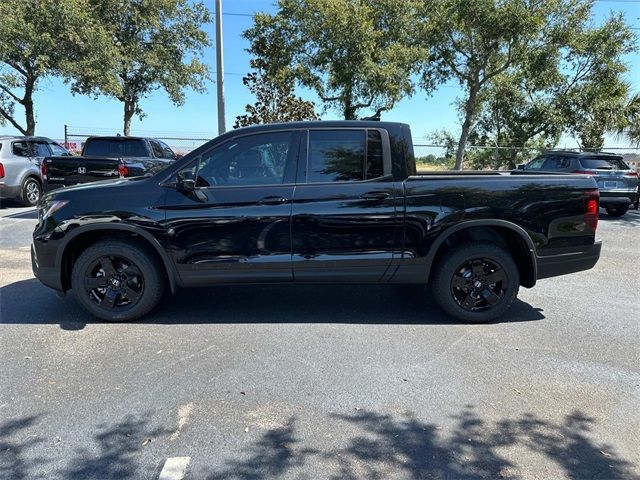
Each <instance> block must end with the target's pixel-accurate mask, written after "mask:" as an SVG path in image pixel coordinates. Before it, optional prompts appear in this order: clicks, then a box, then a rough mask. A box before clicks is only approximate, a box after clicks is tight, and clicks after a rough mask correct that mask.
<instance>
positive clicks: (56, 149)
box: [49, 143, 70, 157]
mask: <svg viewBox="0 0 640 480" xmlns="http://www.w3.org/2000/svg"><path fill="white" fill-rule="evenodd" d="M49 148H50V149H51V152H52V154H53V155H54V156H56V157H67V156H69V155H70V154H69V152H68V151H67V150H66V149H65V148H62V147H61V146H60V145H58V144H57V143H50V144H49Z"/></svg>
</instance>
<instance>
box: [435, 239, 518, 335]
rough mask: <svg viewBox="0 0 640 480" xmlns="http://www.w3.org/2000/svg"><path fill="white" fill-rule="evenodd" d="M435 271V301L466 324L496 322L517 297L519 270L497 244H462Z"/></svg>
mask: <svg viewBox="0 0 640 480" xmlns="http://www.w3.org/2000/svg"><path fill="white" fill-rule="evenodd" d="M435 268H436V270H435V273H434V277H433V284H432V289H433V297H434V299H435V300H436V302H437V303H438V305H440V307H441V308H442V310H444V311H445V312H446V313H447V314H448V315H450V316H452V317H453V318H455V319H457V320H461V321H463V322H471V323H482V322H488V321H491V320H494V319H495V318H498V317H500V316H501V315H503V314H504V313H505V312H506V311H507V310H508V309H509V307H511V304H512V303H513V301H514V300H515V299H516V296H517V295H518V289H519V286H520V274H519V272H518V267H517V266H516V264H515V262H514V261H513V258H512V257H511V254H510V253H509V252H507V251H505V250H503V249H502V248H500V247H498V246H496V245H492V244H489V243H473V244H465V245H461V246H459V247H457V248H455V249H454V250H452V251H450V252H448V253H447V255H446V257H445V258H444V260H443V261H442V262H440V263H439V264H437V265H436V266H435Z"/></svg>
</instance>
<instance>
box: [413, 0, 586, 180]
mask: <svg viewBox="0 0 640 480" xmlns="http://www.w3.org/2000/svg"><path fill="white" fill-rule="evenodd" d="M589 13H590V2H585V1H581V0H568V1H567V0H545V1H544V2H541V1H535V0H503V1H498V0H453V1H450V0H434V1H431V2H425V3H424V10H423V12H422V22H421V24H422V26H423V28H422V31H421V36H422V38H423V39H424V42H425V44H426V45H428V46H429V48H430V56H429V57H428V61H427V62H425V70H424V72H425V73H424V75H425V79H424V80H423V84H424V85H426V86H428V87H429V86H431V85H432V82H433V78H437V79H441V78H445V79H447V78H454V79H456V80H457V81H458V82H459V83H460V85H461V86H462V88H463V91H464V96H463V98H462V99H461V102H460V103H461V105H460V107H461V108H460V110H461V116H462V129H461V134H460V139H459V141H458V146H457V151H456V164H455V168H456V169H459V168H460V167H461V165H462V160H463V154H464V150H465V146H466V143H467V140H468V138H469V134H470V133H471V130H472V128H473V125H474V122H475V121H476V119H477V115H478V111H479V107H480V105H481V99H482V96H483V94H484V93H485V90H486V88H487V87H488V86H489V85H490V83H491V82H492V81H493V80H494V79H495V78H496V77H498V76H499V75H501V74H503V73H505V72H507V71H509V69H512V68H513V67H515V66H517V65H520V64H522V63H523V62H524V61H526V60H527V59H528V58H530V54H531V52H539V53H540V54H543V53H544V54H545V55H551V56H552V57H553V56H554V52H555V51H557V49H558V47H559V45H561V44H562V43H563V42H565V41H566V36H567V35H568V34H569V32H570V31H571V29H572V28H574V27H575V26H576V25H579V24H580V23H581V22H584V21H585V20H586V19H587V18H588V16H589ZM537 60H538V61H539V62H542V63H544V61H545V57H544V56H543V55H539V56H538V59H537ZM485 97H486V95H485Z"/></svg>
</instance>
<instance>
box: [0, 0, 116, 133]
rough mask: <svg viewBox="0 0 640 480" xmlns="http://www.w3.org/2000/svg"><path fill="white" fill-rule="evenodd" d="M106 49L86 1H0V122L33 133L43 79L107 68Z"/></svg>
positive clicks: (108, 44) (106, 42)
mask: <svg viewBox="0 0 640 480" xmlns="http://www.w3.org/2000/svg"><path fill="white" fill-rule="evenodd" d="M110 50H111V42H110V39H109V38H108V37H107V35H106V34H105V32H104V31H103V30H102V29H101V27H100V25H99V24H98V22H97V20H96V18H95V16H94V15H93V11H92V9H91V5H90V4H89V2H88V0H2V2H0V118H2V119H3V120H4V121H5V122H7V123H9V124H11V125H12V126H13V127H14V128H15V129H16V130H18V131H19V132H20V133H22V134H23V135H33V134H34V133H35V129H36V114H35V105H34V93H35V92H36V91H37V89H38V87H39V84H40V82H41V81H42V79H43V78H45V77H48V76H53V75H55V76H60V77H63V78H66V79H69V78H71V77H73V76H75V75H77V74H78V72H82V71H85V72H91V71H98V70H99V69H101V68H104V67H107V66H108V65H109V64H110V62H111V56H110ZM21 110H23V111H24V114H22V112H21ZM22 115H24V117H23V116H22ZM21 118H24V120H22V119H21Z"/></svg>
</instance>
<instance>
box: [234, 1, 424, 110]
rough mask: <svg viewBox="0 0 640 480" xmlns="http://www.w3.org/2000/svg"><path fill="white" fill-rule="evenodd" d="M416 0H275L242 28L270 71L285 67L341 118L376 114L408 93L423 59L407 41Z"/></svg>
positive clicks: (413, 45) (412, 24) (409, 39)
mask: <svg viewBox="0 0 640 480" xmlns="http://www.w3.org/2000/svg"><path fill="white" fill-rule="evenodd" d="M416 5H417V2H416V1H415V0H406V1H403V2H398V1H396V0H278V7H279V11H278V12H277V13H276V14H275V15H268V14H258V15H256V16H255V18H254V26H253V27H252V28H250V29H249V30H247V31H246V32H245V37H246V38H247V39H249V40H250V42H251V45H252V46H251V48H250V49H249V51H250V52H251V53H253V54H254V55H256V56H258V57H260V58H263V59H265V61H266V62H267V64H268V65H269V70H270V72H269V74H270V75H271V74H273V73H274V72H277V73H278V74H279V73H281V72H282V71H289V72H291V73H292V75H293V76H294V77H295V79H296V80H297V82H298V83H299V84H301V85H304V86H305V87H308V88H311V89H312V90H314V91H315V92H316V94H317V95H318V97H319V98H320V99H321V100H322V102H323V103H324V106H325V107H329V108H331V107H332V108H335V109H336V110H338V111H339V112H340V113H341V115H342V117H343V118H344V119H346V120H351V119H355V118H357V117H358V115H359V112H360V111H361V110H368V111H369V112H371V111H374V112H375V115H377V116H379V115H380V114H381V112H383V111H385V110H389V109H390V108H392V107H393V105H394V104H395V103H396V102H397V101H398V100H399V99H401V98H402V97H404V96H405V95H410V94H411V93H412V92H413V84H412V81H411V73H412V72H413V71H414V70H415V68H416V65H417V62H418V61H419V60H420V59H421V58H422V56H423V54H422V53H421V51H422V49H421V48H420V47H419V46H418V45H417V44H416V42H415V41H414V36H413V32H414V29H415V19H416V15H415V12H416Z"/></svg>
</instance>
